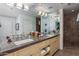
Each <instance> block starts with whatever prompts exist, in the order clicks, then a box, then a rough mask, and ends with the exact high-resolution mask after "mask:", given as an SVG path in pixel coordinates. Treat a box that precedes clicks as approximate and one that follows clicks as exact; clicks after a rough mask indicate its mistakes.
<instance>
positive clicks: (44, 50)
mask: <svg viewBox="0 0 79 59" xmlns="http://www.w3.org/2000/svg"><path fill="white" fill-rule="evenodd" d="M49 51H50V45H48V46H47V47H45V48H42V49H41V55H46V54H47V53H49Z"/></svg>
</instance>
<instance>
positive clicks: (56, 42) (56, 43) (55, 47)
mask: <svg viewBox="0 0 79 59" xmlns="http://www.w3.org/2000/svg"><path fill="white" fill-rule="evenodd" d="M50 45H51V46H50V47H51V50H50V53H49V55H53V54H54V53H55V52H56V51H57V50H58V49H59V39H58V38H57V37H55V38H51V39H50Z"/></svg>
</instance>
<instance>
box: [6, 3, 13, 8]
mask: <svg viewBox="0 0 79 59" xmlns="http://www.w3.org/2000/svg"><path fill="white" fill-rule="evenodd" d="M14 4H15V3H7V5H8V6H11V7H13V6H14Z"/></svg>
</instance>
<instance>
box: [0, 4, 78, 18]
mask: <svg viewBox="0 0 79 59" xmlns="http://www.w3.org/2000/svg"><path fill="white" fill-rule="evenodd" d="M24 5H27V6H29V10H28V11H24V10H19V9H17V8H15V7H10V6H8V5H7V4H6V3H0V15H5V16H11V17H17V16H18V14H20V13H21V14H29V15H33V16H36V15H37V12H38V11H43V12H47V13H53V12H56V11H58V10H59V9H61V8H63V9H64V12H65V13H66V14H69V13H71V12H72V10H74V12H75V11H78V10H79V4H78V3H24Z"/></svg>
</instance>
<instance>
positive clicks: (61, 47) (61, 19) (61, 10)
mask: <svg viewBox="0 0 79 59" xmlns="http://www.w3.org/2000/svg"><path fill="white" fill-rule="evenodd" d="M60 50H63V9H60Z"/></svg>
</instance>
